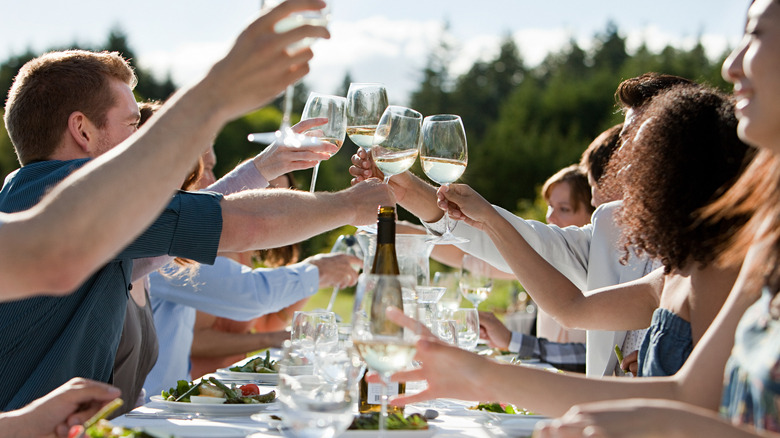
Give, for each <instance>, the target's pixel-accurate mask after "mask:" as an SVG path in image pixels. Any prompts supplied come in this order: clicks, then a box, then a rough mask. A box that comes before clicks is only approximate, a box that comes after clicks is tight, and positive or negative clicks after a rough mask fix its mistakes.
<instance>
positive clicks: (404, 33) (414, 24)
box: [139, 16, 736, 104]
mask: <svg viewBox="0 0 780 438" xmlns="http://www.w3.org/2000/svg"><path fill="white" fill-rule="evenodd" d="M490 30H492V29H488V31H490ZM330 31H331V39H330V40H323V41H319V42H317V43H315V45H314V46H313V50H314V59H313V60H312V62H311V71H310V73H309V75H308V76H307V77H306V78H305V79H304V81H305V83H306V84H307V85H308V86H309V88H310V89H312V90H313V91H319V92H324V93H334V92H336V91H337V90H338V89H339V88H340V87H341V84H342V82H343V80H344V77H345V75H346V73H347V72H349V73H350V75H351V77H352V79H353V80H354V81H355V82H382V83H384V84H385V85H386V86H387V87H388V94H389V97H390V101H391V103H394V104H406V103H408V96H409V95H410V93H411V92H413V91H414V90H415V89H416V88H417V86H418V85H419V83H420V80H421V79H422V70H423V68H424V67H425V65H426V62H427V60H428V57H429V55H430V53H431V52H432V51H433V50H435V49H436V48H437V47H438V46H439V44H440V41H441V39H442V38H443V37H444V38H447V40H448V41H450V42H451V44H452V45H453V50H452V53H451V55H452V60H451V65H450V68H449V70H450V73H451V75H453V76H457V75H460V74H463V73H465V72H467V71H468V69H469V68H471V66H472V65H473V64H474V62H476V61H490V60H492V59H494V58H495V57H496V56H497V55H498V51H499V48H500V45H501V42H502V39H503V36H501V35H497V34H495V33H482V34H477V35H473V36H470V37H469V38H467V39H458V38H456V37H455V36H453V35H451V34H449V33H446V32H445V30H444V25H443V24H442V22H441V21H439V20H426V21H422V20H412V19H390V18H387V17H382V16H370V17H366V18H363V19H360V20H354V21H350V22H346V21H335V22H333V23H331V25H330ZM624 34H625V35H626V45H627V48H628V50H629V52H633V51H634V50H636V48H638V47H639V46H640V45H641V44H642V43H643V42H644V43H646V44H647V46H648V47H649V48H650V50H652V51H654V52H658V51H660V50H662V49H663V48H664V47H666V46H667V45H672V46H674V47H679V48H683V49H690V48H691V47H693V46H694V45H695V44H696V42H697V40H698V39H700V40H701V42H702V44H703V45H704V47H705V49H706V51H707V55H708V56H709V57H710V58H711V59H716V58H718V57H720V56H721V55H722V54H723V53H724V51H725V50H726V49H727V48H729V47H733V46H734V45H735V44H736V41H729V40H728V38H727V37H726V36H724V35H718V34H702V35H701V36H700V37H697V36H680V35H676V34H673V33H670V32H667V31H664V30H662V29H661V28H659V27H657V26H653V25H648V26H644V27H641V28H637V29H634V30H631V31H629V32H628V33H624ZM512 38H514V40H515V42H516V44H517V46H518V48H519V50H520V55H521V57H522V59H523V61H524V63H525V64H526V65H527V66H529V67H533V66H536V65H538V64H539V63H540V62H541V61H542V60H544V58H545V57H546V56H547V55H548V54H549V53H550V52H557V51H560V50H561V49H562V48H564V47H566V46H567V45H568V44H569V41H571V40H572V39H574V40H575V41H576V42H577V44H578V45H579V46H580V47H581V48H583V49H584V50H589V49H591V48H592V45H593V39H594V38H593V35H592V34H590V35H585V34H576V33H575V32H574V31H573V30H572V29H571V28H567V27H555V28H525V29H522V30H518V31H516V32H514V33H512ZM228 44H229V43H227V42H223V43H213V42H212V43H204V42H198V43H197V44H194V43H192V44H182V45H179V46H176V47H175V48H174V49H173V50H171V51H164V50H157V51H153V52H147V53H144V54H142V55H141V56H140V59H139V61H140V63H141V64H142V65H144V66H145V67H147V68H151V69H152V71H153V72H155V73H156V74H157V75H158V77H164V76H165V75H166V74H168V72H170V73H171V74H172V76H173V78H174V81H175V82H176V83H177V84H179V85H186V84H189V83H192V82H193V81H195V80H197V79H199V78H200V77H201V76H202V75H203V74H205V72H206V71H207V70H208V68H209V67H210V66H211V65H212V64H213V63H214V62H216V61H217V60H218V59H219V58H220V57H221V56H223V54H224V53H225V52H226V50H227V49H228V48H229V47H228Z"/></svg>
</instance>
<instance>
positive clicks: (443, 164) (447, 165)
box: [420, 114, 468, 244]
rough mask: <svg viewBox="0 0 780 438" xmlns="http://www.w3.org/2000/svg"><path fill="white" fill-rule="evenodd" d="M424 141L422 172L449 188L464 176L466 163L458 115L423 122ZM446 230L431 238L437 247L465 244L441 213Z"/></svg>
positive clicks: (465, 151)
mask: <svg viewBox="0 0 780 438" xmlns="http://www.w3.org/2000/svg"><path fill="white" fill-rule="evenodd" d="M422 130H423V141H422V143H421V144H420V162H421V163H422V168H423V172H425V174H426V175H427V176H428V178H430V179H431V180H432V181H433V182H435V183H438V184H439V185H448V184H450V183H452V182H454V181H456V180H457V179H458V178H460V176H461V175H463V172H464V171H465V170H466V164H467V163H468V150H467V148H466V131H465V129H464V128H463V121H462V120H461V119H460V116H456V115H453V114H439V115H435V116H428V117H426V118H425V120H423V125H422ZM444 221H445V224H446V228H445V231H444V234H442V235H441V237H437V238H435V239H432V241H433V242H434V243H437V244H445V243H447V244H450V243H465V242H468V239H464V238H462V237H457V236H455V235H454V234H452V230H451V228H450V220H449V215H448V214H447V212H446V211H445V212H444Z"/></svg>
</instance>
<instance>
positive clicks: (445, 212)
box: [443, 184, 452, 236]
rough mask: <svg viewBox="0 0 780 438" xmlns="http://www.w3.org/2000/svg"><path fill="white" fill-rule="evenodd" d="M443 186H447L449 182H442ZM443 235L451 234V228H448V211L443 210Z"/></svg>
mask: <svg viewBox="0 0 780 438" xmlns="http://www.w3.org/2000/svg"><path fill="white" fill-rule="evenodd" d="M443 185H444V186H445V187H449V184H443ZM444 235H445V236H451V235H452V228H450V214H449V212H448V211H446V210H445V211H444Z"/></svg>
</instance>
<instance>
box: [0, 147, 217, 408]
mask: <svg viewBox="0 0 780 438" xmlns="http://www.w3.org/2000/svg"><path fill="white" fill-rule="evenodd" d="M87 161H88V160H85V159H84V160H71V161H42V162H37V163H32V164H28V165H27V166H24V167H23V168H21V169H20V170H19V171H18V172H17V173H16V174H15V175H14V176H13V177H12V178H11V179H10V180H7V181H6V184H5V185H4V186H3V188H2V190H0V211H3V212H8V213H10V212H16V211H22V210H26V209H28V208H30V207H32V206H33V205H35V204H36V203H37V202H38V201H39V200H40V198H41V197H42V196H43V195H44V194H46V193H47V192H48V190H49V189H50V188H51V187H52V186H54V185H55V184H56V183H57V182H59V181H60V180H62V179H64V178H65V177H66V176H68V175H69V174H70V173H71V172H73V171H74V170H76V169H77V168H79V167H81V166H82V165H84V164H85V163H86V162H87ZM117 196H133V192H132V187H128V188H127V191H126V192H123V193H117ZM221 199H222V197H221V195H219V194H216V193H189V192H179V193H177V194H176V195H174V196H173V198H172V200H171V202H170V204H168V206H167V207H166V208H165V210H164V211H163V212H162V213H161V215H160V216H159V217H158V218H157V220H156V221H155V222H154V223H153V224H152V225H151V226H150V227H149V229H147V230H146V231H145V232H144V233H143V234H142V235H141V236H139V237H138V238H137V239H136V240H135V241H134V242H133V243H131V244H130V245H129V246H128V247H127V248H125V249H124V250H122V252H120V253H119V254H118V255H117V256H116V257H115V258H114V259H113V260H111V261H110V262H109V263H107V264H106V265H105V266H104V267H103V268H101V269H100V270H99V271H98V272H96V273H95V274H94V275H92V277H90V278H89V279H88V280H87V281H86V282H85V283H84V284H82V285H81V286H80V287H79V288H78V289H76V291H74V292H73V293H72V294H70V295H67V296H64V297H36V298H29V299H24V300H19V301H15V302H9V303H0V376H3V385H2V386H3V389H2V390H1V391H0V409H2V410H11V409H16V408H19V407H22V406H24V405H26V404H27V403H29V402H30V401H32V400H34V399H36V398H38V397H41V396H43V395H45V394H47V393H48V392H50V391H51V390H53V389H55V388H56V387H58V386H60V385H61V384H63V383H65V382H66V381H68V380H69V379H71V378H72V377H86V378H90V379H94V380H98V381H102V382H110V380H111V377H112V376H111V370H112V369H113V365H114V356H115V354H116V349H117V345H118V344H119V338H120V335H121V332H122V324H123V321H124V317H125V307H126V305H127V299H128V286H129V284H130V274H131V271H132V267H133V261H132V259H134V258H140V257H155V256H159V255H165V254H169V255H172V256H177V257H186V258H189V259H193V260H195V261H198V262H200V263H207V264H211V263H214V259H215V258H216V255H217V247H218V245H219V238H220V234H221V232H222V209H221V208H220V204H219V203H220V200H221ZM74 213H76V214H77V213H78V212H74ZM117 232H122V230H117ZM85 244H86V243H85ZM40 269H46V266H41V267H40Z"/></svg>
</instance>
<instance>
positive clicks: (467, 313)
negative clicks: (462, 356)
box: [452, 308, 479, 351]
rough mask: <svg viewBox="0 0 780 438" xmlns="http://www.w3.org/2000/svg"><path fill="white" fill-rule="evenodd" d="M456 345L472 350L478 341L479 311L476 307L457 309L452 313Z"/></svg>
mask: <svg viewBox="0 0 780 438" xmlns="http://www.w3.org/2000/svg"><path fill="white" fill-rule="evenodd" d="M452 321H453V322H454V326H455V334H456V336H455V337H456V338H457V345H458V347H460V348H462V349H464V350H469V351H472V350H474V349H475V348H476V347H477V343H478V342H479V313H478V312H477V309H476V308H474V309H458V310H456V311H455V312H453V313H452Z"/></svg>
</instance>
